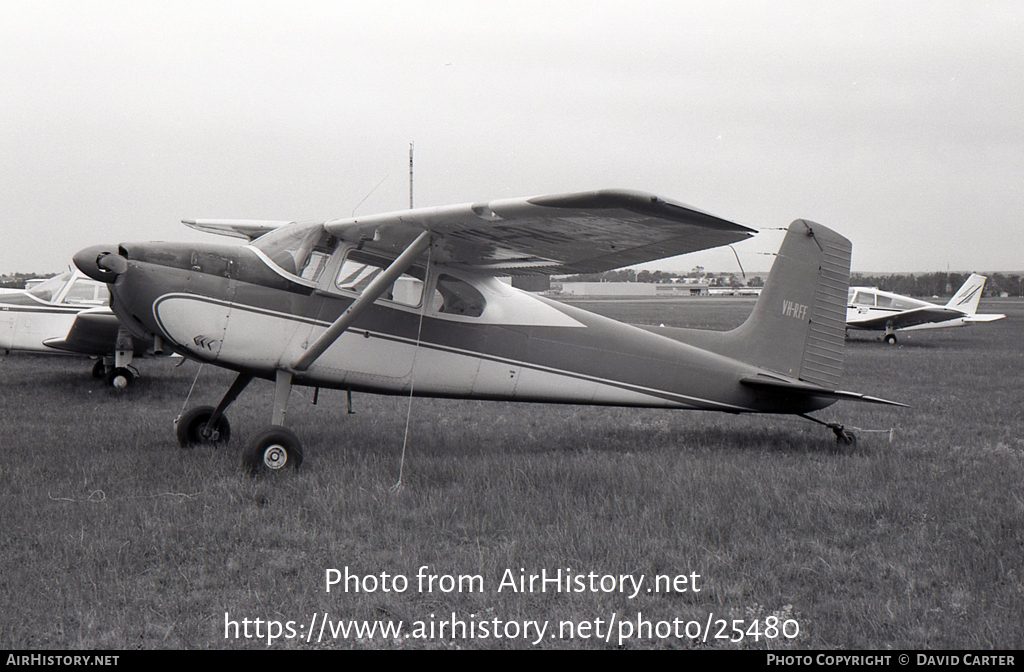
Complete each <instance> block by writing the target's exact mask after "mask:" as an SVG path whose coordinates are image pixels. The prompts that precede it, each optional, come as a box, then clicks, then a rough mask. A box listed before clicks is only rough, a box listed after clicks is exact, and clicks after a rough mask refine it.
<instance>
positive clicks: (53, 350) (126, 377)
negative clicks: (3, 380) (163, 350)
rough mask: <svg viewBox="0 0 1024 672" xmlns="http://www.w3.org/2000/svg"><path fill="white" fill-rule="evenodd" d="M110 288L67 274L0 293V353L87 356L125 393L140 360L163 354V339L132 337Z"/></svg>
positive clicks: (98, 373) (95, 369)
mask: <svg viewBox="0 0 1024 672" xmlns="http://www.w3.org/2000/svg"><path fill="white" fill-rule="evenodd" d="M109 298H110V293H109V291H108V289H107V285H106V284H105V283H103V282H97V281H96V280H95V279H92V278H88V277H86V276H85V275H83V274H82V273H81V272H78V271H65V272H64V273H60V274H58V275H55V276H53V277H52V278H49V279H48V280H45V281H43V282H40V283H38V284H35V285H34V286H32V287H30V288H28V289H9V290H0V352H3V353H4V354H6V353H8V352H32V353H36V354H48V355H56V354H60V355H85V356H88V357H93V358H96V364H95V365H93V369H92V374H93V376H95V377H96V378H106V381H107V383H108V384H109V385H111V386H112V387H114V388H115V389H124V388H126V387H128V385H130V384H131V383H132V381H133V380H135V378H136V376H137V375H138V374H137V372H136V371H135V370H134V367H133V366H132V360H133V359H134V358H135V357H141V356H144V355H152V354H154V352H153V351H154V348H155V349H156V351H157V352H156V354H160V345H159V339H154V338H153V337H152V336H150V337H148V338H146V339H144V340H141V339H136V338H132V336H131V334H130V333H129V332H128V331H127V330H126V329H124V327H122V326H121V323H120V322H119V321H118V319H117V317H116V316H115V315H114V313H113V312H111V310H110V308H109V307H108V306H107V303H108V301H109Z"/></svg>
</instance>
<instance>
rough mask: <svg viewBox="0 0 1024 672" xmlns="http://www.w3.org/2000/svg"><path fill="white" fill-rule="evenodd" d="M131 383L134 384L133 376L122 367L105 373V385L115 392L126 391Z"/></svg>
mask: <svg viewBox="0 0 1024 672" xmlns="http://www.w3.org/2000/svg"><path fill="white" fill-rule="evenodd" d="M133 382H135V374H134V373H132V372H131V371H130V370H129V369H126V368H125V367H123V366H119V367H117V368H115V369H111V370H110V371H109V372H107V385H110V386H111V387H112V388H114V389H115V390H125V389H128V387H129V386H131V384H132V383H133Z"/></svg>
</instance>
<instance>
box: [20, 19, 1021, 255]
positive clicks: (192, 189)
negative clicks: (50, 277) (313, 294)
mask: <svg viewBox="0 0 1024 672" xmlns="http://www.w3.org/2000/svg"><path fill="white" fill-rule="evenodd" d="M1022 73H1024V2H1019V1H1004V2H996V1H985V0H970V1H963V2H958V1H951V0H933V1H930V2H921V0H880V1H878V2H864V1H857V2H821V0H809V1H806V2H804V1H797V0H785V1H779V0H775V1H772V2H753V1H746V2H719V3H709V2H692V3H687V2H680V1H678V0H673V1H670V2H647V1H644V0H628V1H624V2H618V1H608V2H601V1H597V0H585V1H584V2H558V1H557V0H553V1H546V2H520V1H516V2H510V1H509V0H504V1H501V2H484V1H481V0H471V1H467V2H443V1H438V0H430V1H429V2H426V1H423V2H386V1H383V0H374V1H373V2H366V1H365V0H363V1H361V2H351V3H350V2H312V1H304V0H288V1H287V2H283V1H282V2H256V1H254V0H245V1H243V2H220V1H217V0H202V1H200V2H183V1H181V0H176V1H175V2H167V1H166V0H157V1H153V2H146V1H139V0H135V1H132V2H112V1H104V0H89V2H84V1H78V0H76V1H74V2H57V1H46V0H24V1H22V0H0V152H2V154H0V156H2V161H3V173H2V187H0V189H2V191H0V194H2V196H0V231H2V233H3V238H2V245H0V272H2V273H8V272H13V271H36V272H43V271H57V270H60V269H62V268H64V267H66V266H67V264H68V263H69V261H70V258H71V255H72V254H74V253H75V252H76V251H77V250H79V249H80V248H82V247H86V246H88V245H94V244H98V243H108V242H109V243H117V242H122V241H143V240H196V241H199V240H204V241H210V242H212V241H214V240H216V238H215V237H213V236H210V235H208V234H201V233H197V232H193V231H190V230H188V229H186V228H185V227H183V226H182V225H181V224H180V223H179V221H180V220H181V219H184V218H259V219H287V220H305V219H329V218H334V217H345V216H349V215H350V214H351V213H352V210H353V208H356V206H358V207H359V209H358V211H357V213H358V214H371V213H374V212H385V211H390V210H398V209H402V208H405V207H407V206H408V198H409V196H408V151H409V143H410V142H413V141H415V148H416V151H415V158H416V173H415V199H416V205H418V206H429V205H444V204H451V203H464V202H470V201H478V200H489V199H493V198H504V197H518V196H531V195H537V194H546V193H560V192H566V191H580V190H591V189H600V188H630V189H640V190H644V191H651V192H654V193H656V194H659V195H661V196H664V197H667V198H671V199H675V200H678V201H682V202H684V203H689V204H691V205H693V206H696V207H698V208H700V209H702V210H706V211H709V212H712V213H714V214H716V215H719V216H721V217H724V218H726V219H730V220H732V221H736V222H739V223H742V224H745V225H748V226H751V227H754V228H758V229H766V230H765V231H764V232H763V233H761V234H759V235H758V236H757V237H756V238H755V239H754V240H752V241H749V242H745V243H742V244H739V245H737V246H736V250H737V252H738V253H739V255H740V259H741V260H743V265H744V267H745V268H747V269H748V270H755V269H756V270H760V269H765V268H767V267H768V266H770V263H771V257H770V256H767V255H765V254H763V253H766V252H773V251H775V250H776V249H778V246H779V244H780V243H781V239H782V234H781V233H780V232H778V231H772V230H770V229H772V228H777V227H784V226H786V225H788V224H789V222H791V221H792V220H793V219H796V218H800V217H803V218H807V219H812V220H815V221H818V222H820V223H822V224H825V225H827V226H830V227H832V228H834V229H836V230H838V231H840V232H841V233H843V234H844V235H846V236H847V237H848V238H850V239H851V240H852V241H853V244H854V248H853V268H854V270H855V271H867V272H878V271H885V272H895V271H935V270H943V271H944V270H946V269H947V268H948V269H949V270H961V271H968V270H974V271H982V272H984V271H993V270H1004V271H1005V270H1024V219H1022V213H1024V130H1022V125H1024V74H1022ZM382 181H383V182H382ZM378 183H380V186H379V187H378V188H377V189H376V190H375V191H373V192H372V194H371V190H373V189H374V187H375V185H378ZM368 194H370V195H369V197H367V195H368ZM364 198H365V199H366V200H365V201H364V202H363V203H362V204H361V205H360V201H363V199H364ZM697 264H702V265H705V266H706V267H708V268H711V269H715V270H730V271H731V270H736V268H737V267H736V261H735V259H734V257H733V255H732V253H731V252H729V251H728V250H724V251H715V252H708V253H700V254H695V255H688V256H685V257H680V258H678V259H675V260H672V261H670V262H662V263H658V264H652V265H648V267H651V266H653V267H658V268H665V269H669V270H688V269H690V268H692V267H693V266H695V265H697Z"/></svg>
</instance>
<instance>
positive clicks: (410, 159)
mask: <svg viewBox="0 0 1024 672" xmlns="http://www.w3.org/2000/svg"><path fill="white" fill-rule="evenodd" d="M413 144H414V143H411V142H410V143H409V209H410V210H412V147H413Z"/></svg>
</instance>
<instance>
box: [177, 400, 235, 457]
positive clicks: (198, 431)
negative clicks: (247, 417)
mask: <svg viewBox="0 0 1024 672" xmlns="http://www.w3.org/2000/svg"><path fill="white" fill-rule="evenodd" d="M214 410H216V409H214V407H213V406H197V407H195V408H193V409H192V410H190V411H188V412H187V413H185V414H184V415H182V416H181V417H180V418H178V426H177V427H176V428H175V433H176V434H177V435H178V443H179V444H180V445H181V447H182V448H192V447H193V446H198V445H203V444H213V445H220V444H224V443H227V442H228V441H230V440H231V424H230V423H229V422H228V418H227V416H225V415H221V416H220V420H218V421H217V425H216V426H215V427H210V428H209V429H210V430H212V431H210V432H209V433H207V434H205V435H204V430H206V429H207V423H208V422H209V420H210V418H211V417H213V412H214Z"/></svg>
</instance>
